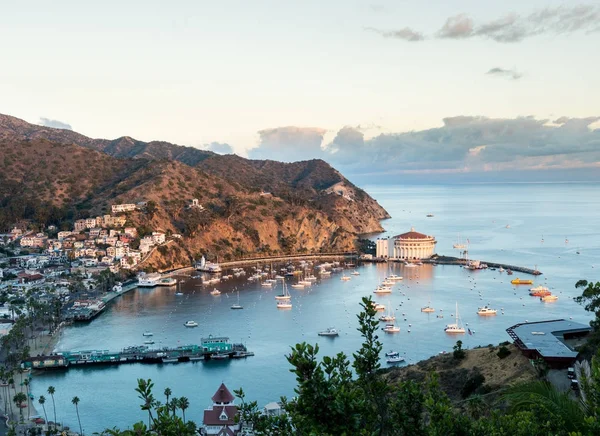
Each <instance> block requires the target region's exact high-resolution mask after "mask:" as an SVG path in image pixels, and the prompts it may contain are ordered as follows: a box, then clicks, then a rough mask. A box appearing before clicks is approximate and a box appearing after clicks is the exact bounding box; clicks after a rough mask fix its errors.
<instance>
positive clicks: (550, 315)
mask: <svg viewBox="0 0 600 436" xmlns="http://www.w3.org/2000/svg"><path fill="white" fill-rule="evenodd" d="M366 190H367V192H369V193H370V194H371V195H372V196H373V197H374V198H376V199H377V200H378V201H379V202H380V204H381V205H382V206H384V207H385V208H386V209H387V210H388V211H389V212H390V214H391V215H392V217H393V218H392V219H389V220H386V221H384V222H383V226H384V227H385V228H386V230H387V232H386V233H384V236H387V235H396V234H398V233H403V232H405V231H408V230H410V228H411V227H415V229H416V230H417V231H420V232H422V233H427V234H431V235H434V236H435V237H436V239H437V240H438V244H437V248H436V251H437V252H438V253H439V254H446V255H452V254H456V253H453V252H455V251H456V250H453V249H452V244H453V243H455V242H456V240H457V239H458V237H459V235H460V238H461V239H463V240H466V239H468V240H469V243H470V244H469V257H470V258H472V259H481V260H487V261H495V262H503V263H509V264H514V265H521V266H526V267H532V268H533V267H535V266H537V268H538V269H539V270H540V271H542V272H543V275H542V276H539V277H536V278H535V285H537V284H544V285H546V286H548V287H550V288H551V290H552V291H553V293H555V294H557V295H558V296H559V300H558V301H556V302H555V303H541V302H539V300H538V299H536V298H533V297H529V296H528V295H527V290H528V288H529V287H530V286H513V285H511V284H510V279H511V278H516V277H518V276H519V274H518V273H515V275H513V276H512V277H509V276H506V275H505V274H502V273H500V272H498V271H467V270H465V269H462V268H459V267H457V266H443V265H439V266H432V265H423V266H420V267H418V268H405V267H404V266H402V265H398V264H391V265H386V264H365V265H361V266H359V267H358V269H357V270H358V271H359V272H360V276H352V279H351V280H350V281H348V282H342V281H341V280H340V274H333V275H332V276H331V277H330V278H324V279H323V280H320V281H319V282H318V283H317V284H315V285H314V286H313V287H312V288H311V289H307V290H295V289H290V292H291V294H292V301H293V305H294V306H293V308H292V309H291V310H278V309H277V308H276V306H275V299H274V295H276V294H278V293H279V291H280V290H281V288H275V289H272V290H271V289H265V288H261V287H260V285H257V284H252V283H248V282H246V281H245V280H242V279H237V280H233V281H230V282H227V283H223V284H220V285H218V288H219V289H220V290H221V291H222V295H220V296H218V297H215V296H212V295H210V290H212V287H208V288H205V287H202V286H201V285H200V283H199V281H198V280H195V279H191V278H190V277H181V278H183V279H185V280H186V281H185V283H183V284H182V286H181V291H182V293H183V294H184V295H182V296H176V295H175V288H156V289H137V290H134V291H132V292H130V293H128V294H126V295H124V296H123V297H121V298H120V299H118V300H116V301H115V302H114V303H113V304H112V305H111V306H110V308H109V309H107V310H106V311H105V313H103V314H102V315H100V316H99V317H98V318H96V319H95V320H94V321H92V322H91V323H89V324H87V325H74V326H71V327H69V328H67V329H66V330H65V331H64V332H63V334H62V337H61V339H60V342H59V344H58V349H59V350H83V349H96V350H102V349H109V350H119V349H121V348H123V347H125V346H129V345H135V344H142V343H143V341H144V339H145V338H144V337H143V336H142V333H143V332H144V331H146V330H151V331H153V332H154V337H153V339H154V340H155V341H156V346H175V345H182V344H189V343H196V344H199V343H200V338H201V337H203V336H207V335H209V334H213V335H223V336H228V337H230V339H231V341H232V342H243V343H245V344H246V345H247V347H248V349H249V350H251V351H254V352H255V353H256V355H255V356H254V357H250V358H247V359H241V360H236V361H228V360H227V361H212V362H210V361H209V362H196V363H180V364H165V365H156V364H128V365H120V366H109V367H90V368H72V369H70V370H68V371H56V372H47V373H43V374H40V375H36V376H34V378H33V382H32V393H33V395H35V397H36V398H37V397H38V396H39V395H42V394H45V392H46V390H47V387H48V386H49V385H53V386H55V388H56V394H55V399H56V411H57V418H58V420H59V421H63V422H64V423H65V424H70V425H71V426H72V427H76V424H77V421H76V415H75V409H74V406H73V405H72V404H71V398H72V397H73V396H75V395H77V396H78V397H79V398H80V400H81V401H80V403H79V410H80V414H81V421H82V425H83V428H84V431H85V432H86V433H88V434H90V433H92V432H94V431H100V430H102V429H104V428H107V427H113V426H119V427H121V428H126V427H127V426H129V425H131V424H133V423H134V422H135V421H138V420H144V419H145V418H146V416H147V415H146V414H145V413H143V412H142V411H141V410H140V406H139V404H140V401H139V399H138V398H137V395H136V393H135V392H134V389H135V387H136V379H137V378H151V379H152V380H153V382H154V383H155V385H156V388H155V396H156V397H157V398H158V399H159V400H162V401H164V397H163V395H162V392H163V390H164V388H165V387H167V386H168V387H170V388H171V389H172V391H173V395H174V396H177V397H180V396H186V397H188V399H189V400H190V404H191V407H190V409H188V410H187V411H186V417H188V419H192V420H195V421H196V422H197V423H198V424H200V423H201V421H202V411H203V409H204V408H206V407H209V406H210V403H211V401H210V397H211V396H212V394H213V393H214V391H215V390H216V389H217V387H218V386H219V384H220V383H221V382H225V384H226V385H227V386H228V387H229V388H230V389H236V388H239V387H243V388H244V391H245V392H246V394H247V398H248V399H253V400H257V401H258V402H259V404H260V405H264V404H266V403H267V402H269V401H274V400H278V399H279V397H280V396H282V395H286V396H288V397H289V396H292V395H293V394H294V392H293V389H294V386H295V379H294V375H293V374H292V373H291V372H290V371H289V369H290V366H289V364H288V363H287V361H286V358H285V355H286V354H287V353H289V351H290V346H292V345H294V344H296V343H297V342H301V341H307V342H310V343H318V344H319V347H320V353H321V355H333V354H335V353H337V352H340V351H343V352H345V353H346V354H348V355H349V356H351V354H352V352H353V351H355V350H356V349H358V347H359V346H360V342H361V341H360V336H359V333H358V332H357V330H356V328H357V326H358V324H357V322H356V313H357V312H358V311H359V310H360V307H359V302H360V299H361V297H362V296H367V295H373V297H374V299H375V300H376V301H380V302H382V303H383V304H385V305H387V306H388V307H390V308H392V309H393V310H394V311H395V315H396V317H397V324H398V325H399V326H400V328H401V331H400V333H397V334H393V335H389V334H385V333H384V332H381V334H380V339H381V341H382V342H383V344H384V351H387V350H391V349H394V350H398V351H400V352H401V353H402V355H403V356H404V357H405V358H406V360H407V361H408V362H409V363H410V362H416V361H419V360H421V359H425V358H428V357H430V356H432V355H435V354H437V353H439V352H441V351H450V350H451V349H452V346H453V345H454V343H455V342H456V340H457V339H458V338H460V339H461V340H463V342H464V343H465V346H466V347H475V346H478V345H487V344H490V343H492V344H497V343H499V342H502V341H505V340H508V339H509V338H508V335H507V334H506V332H505V330H506V328H507V327H510V326H511V325H514V324H516V323H518V322H523V321H525V320H529V321H538V320H547V319H557V318H567V319H569V318H572V320H573V321H577V322H582V323H587V322H588V321H589V319H590V316H589V314H587V313H586V312H585V311H584V310H583V308H582V307H580V306H579V305H577V304H575V303H574V302H573V301H572V297H574V296H576V295H578V294H579V292H578V291H577V290H576V289H575V288H574V285H575V283H576V281H577V280H579V279H582V278H584V279H588V280H599V279H600V278H599V277H598V276H599V274H598V272H599V271H600V231H599V229H600V185H598V184H481V185H458V186H367V187H366ZM427 214H433V215H434V216H433V217H431V218H428V217H426V215H427ZM507 225H508V226H509V228H507V227H506V226H507ZM567 240H568V241H567ZM578 251H579V254H577V252H578ZM390 272H393V273H396V274H398V275H401V276H403V277H404V280H403V281H402V282H399V284H398V285H396V286H395V287H394V291H393V293H392V294H391V295H389V296H376V295H374V294H373V293H372V291H373V289H374V288H375V286H376V285H377V284H378V282H379V280H381V279H383V278H384V277H385V276H386V275H388V274H389V273H390ZM527 278H529V277H527ZM236 291H239V298H240V303H241V304H242V305H243V306H244V310H238V311H234V310H231V309H230V306H231V305H232V304H233V303H234V302H236V301H237V293H236ZM457 303H458V307H459V311H460V314H461V318H462V320H463V322H465V323H468V327H469V328H470V329H471V330H472V332H474V334H473V335H468V334H467V335H461V336H458V337H457V336H449V335H447V334H445V333H444V331H443V328H444V326H445V325H446V324H447V323H449V322H452V319H453V318H452V316H451V314H452V313H453V312H454V310H455V305H456V304H457ZM488 303H489V304H491V305H492V306H493V307H494V308H496V309H498V310H499V312H498V315H497V316H495V317H486V318H483V317H479V316H477V315H476V310H477V307H479V306H481V305H484V304H488ZM427 304H431V306H433V307H434V308H435V309H436V313H434V314H425V313H421V312H420V308H421V307H422V306H425V305H427ZM500 309H503V311H504V314H503V315H502V314H501V312H500ZM436 314H443V315H444V318H443V319H440V318H437V317H436ZM187 320H196V321H198V323H199V324H200V327H198V328H195V329H188V328H185V327H184V326H183V323H184V322H185V321H187ZM329 326H334V327H336V328H338V329H339V330H340V332H341V333H340V336H339V337H337V338H322V337H319V336H318V335H317V333H318V332H319V331H320V330H324V329H325V328H327V327H329ZM382 363H383V361H382ZM383 365H385V363H383ZM45 395H46V397H48V395H47V394H45ZM47 404H48V403H47ZM47 410H48V412H49V413H50V415H52V412H51V407H50V408H47ZM50 415H49V418H50V419H52V417H51V416H50Z"/></svg>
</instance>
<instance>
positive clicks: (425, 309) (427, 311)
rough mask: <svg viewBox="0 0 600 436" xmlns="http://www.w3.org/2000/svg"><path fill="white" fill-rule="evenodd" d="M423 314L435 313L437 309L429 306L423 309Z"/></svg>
mask: <svg viewBox="0 0 600 436" xmlns="http://www.w3.org/2000/svg"><path fill="white" fill-rule="evenodd" d="M421 312H425V313H431V312H435V309H434V308H433V307H431V306H429V305H427V306H425V307H421Z"/></svg>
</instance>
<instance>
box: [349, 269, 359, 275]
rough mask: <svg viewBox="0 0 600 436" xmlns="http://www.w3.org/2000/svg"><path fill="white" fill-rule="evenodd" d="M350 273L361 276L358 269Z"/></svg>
mask: <svg viewBox="0 0 600 436" xmlns="http://www.w3.org/2000/svg"><path fill="white" fill-rule="evenodd" d="M350 275H353V276H359V275H360V273H359V272H358V271H356V270H354V271H352V272H351V273H350Z"/></svg>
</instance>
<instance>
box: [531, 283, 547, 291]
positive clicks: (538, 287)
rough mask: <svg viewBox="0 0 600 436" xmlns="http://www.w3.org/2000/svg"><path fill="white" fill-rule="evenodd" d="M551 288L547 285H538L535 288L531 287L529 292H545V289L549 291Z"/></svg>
mask: <svg viewBox="0 0 600 436" xmlns="http://www.w3.org/2000/svg"><path fill="white" fill-rule="evenodd" d="M549 290H550V289H548V288H547V287H546V286H542V285H539V286H536V287H534V288H529V292H540V291H542V292H543V291H549Z"/></svg>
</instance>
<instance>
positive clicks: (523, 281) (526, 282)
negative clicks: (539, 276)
mask: <svg viewBox="0 0 600 436" xmlns="http://www.w3.org/2000/svg"><path fill="white" fill-rule="evenodd" d="M510 282H511V283H512V284H513V285H533V280H531V279H520V278H518V277H517V278H516V279H512V280H511V281H510Z"/></svg>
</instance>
